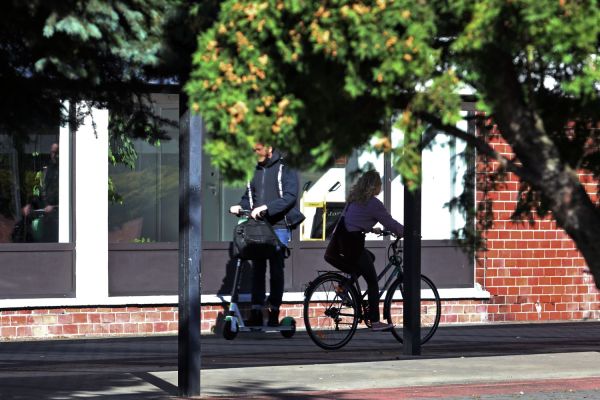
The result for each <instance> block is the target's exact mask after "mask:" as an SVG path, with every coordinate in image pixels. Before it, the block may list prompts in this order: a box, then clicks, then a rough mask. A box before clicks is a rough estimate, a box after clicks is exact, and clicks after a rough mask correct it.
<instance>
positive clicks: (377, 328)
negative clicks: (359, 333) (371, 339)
mask: <svg viewBox="0 0 600 400" xmlns="http://www.w3.org/2000/svg"><path fill="white" fill-rule="evenodd" d="M393 327H394V325H392V324H386V323H385V322H380V321H377V322H373V323H371V331H373V332H384V331H389V330H390V329H392V328H393Z"/></svg>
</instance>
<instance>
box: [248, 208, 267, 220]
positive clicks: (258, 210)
mask: <svg viewBox="0 0 600 400" xmlns="http://www.w3.org/2000/svg"><path fill="white" fill-rule="evenodd" d="M263 211H267V206H260V207H256V208H255V209H254V210H252V212H251V213H250V216H251V217H252V218H254V219H258V218H260V217H261V215H260V214H261V213H262V212H263Z"/></svg>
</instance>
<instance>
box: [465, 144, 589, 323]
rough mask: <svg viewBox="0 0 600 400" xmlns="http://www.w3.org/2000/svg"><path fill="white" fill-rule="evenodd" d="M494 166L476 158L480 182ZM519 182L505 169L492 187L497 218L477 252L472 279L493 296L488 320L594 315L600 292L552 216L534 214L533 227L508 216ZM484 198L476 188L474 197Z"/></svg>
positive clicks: (503, 150)
mask: <svg viewBox="0 0 600 400" xmlns="http://www.w3.org/2000/svg"><path fill="white" fill-rule="evenodd" d="M488 142H489V143H491V144H492V146H493V147H494V149H495V150H496V151H497V152H499V153H500V154H503V155H504V156H506V157H508V158H512V157H513V155H512V151H511V149H510V146H508V145H507V144H506V143H505V142H503V141H502V139H501V138H499V137H498V136H497V135H495V136H494V135H493V136H492V139H491V140H488ZM496 167H497V165H494V163H491V164H490V165H488V168H486V166H485V165H484V164H483V163H478V168H477V182H478V185H482V184H483V182H484V179H485V178H487V177H489V175H490V171H491V170H494V169H495V168H496ZM580 176H581V180H582V182H583V183H584V184H585V187H586V189H587V190H588V193H590V195H591V196H592V197H593V198H594V200H595V193H596V190H597V183H596V182H594V181H593V179H592V178H591V176H589V175H580ZM518 187H519V185H518V179H517V177H516V176H515V175H514V174H507V175H506V177H505V179H503V180H502V181H501V182H500V184H499V185H498V186H497V187H496V188H495V189H496V190H494V191H492V192H490V198H491V199H492V200H493V209H492V211H493V214H494V220H495V222H494V225H493V227H492V228H491V229H490V230H489V231H488V232H487V233H486V235H485V236H486V238H487V246H488V249H489V250H488V251H487V252H484V253H483V252H482V253H480V254H478V260H477V265H476V281H477V282H478V283H479V284H480V285H481V286H482V287H483V288H484V289H486V290H488V291H489V292H490V294H491V296H492V297H491V299H490V301H489V303H488V304H486V308H487V310H486V311H485V312H486V313H487V316H488V317H487V318H488V320H489V321H491V322H498V321H561V320H562V321H567V320H568V321H572V320H584V319H598V318H599V317H600V296H599V295H598V290H597V289H596V287H595V284H594V281H593V279H592V276H591V275H590V274H589V273H587V267H586V263H585V261H584V259H583V258H582V257H581V255H580V253H579V251H578V250H577V249H576V247H575V244H574V243H573V241H571V240H570V239H569V237H568V236H567V235H566V234H565V233H564V231H562V229H557V227H556V223H555V222H554V221H552V220H551V219H550V218H546V219H543V220H540V219H536V220H535V225H533V226H531V225H530V224H529V223H528V222H525V223H514V222H512V221H511V218H510V217H511V214H512V211H513V210H514V208H515V205H516V200H517V195H518ZM479 188H481V186H479ZM482 198H483V195H482V191H478V192H477V200H478V201H481V200H482Z"/></svg>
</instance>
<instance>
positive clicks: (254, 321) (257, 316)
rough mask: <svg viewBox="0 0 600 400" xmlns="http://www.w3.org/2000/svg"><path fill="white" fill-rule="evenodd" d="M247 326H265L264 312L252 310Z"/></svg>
mask: <svg viewBox="0 0 600 400" xmlns="http://www.w3.org/2000/svg"><path fill="white" fill-rule="evenodd" d="M246 325H247V326H263V313H262V310H250V318H249V319H248V321H246Z"/></svg>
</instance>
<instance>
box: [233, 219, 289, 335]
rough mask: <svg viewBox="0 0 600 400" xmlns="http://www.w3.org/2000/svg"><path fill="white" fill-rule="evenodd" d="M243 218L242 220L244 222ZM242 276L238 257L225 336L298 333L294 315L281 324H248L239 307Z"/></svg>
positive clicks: (284, 319) (283, 320) (240, 261)
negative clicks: (251, 333)
mask: <svg viewBox="0 0 600 400" xmlns="http://www.w3.org/2000/svg"><path fill="white" fill-rule="evenodd" d="M240 215H241V216H245V217H246V218H247V217H248V216H249V215H250V211H248V210H242V211H241V212H240ZM242 221H243V219H241V220H240V222H242ZM241 278H242V259H241V258H239V257H236V266H235V275H234V278H233V289H232V293H231V301H230V303H229V311H228V315H227V316H226V317H225V323H224V325H223V337H224V338H225V339H227V340H233V339H235V337H236V336H237V334H238V332H281V335H282V336H283V337H284V338H287V339H289V338H291V337H292V336H294V334H295V333H296V320H295V319H294V318H292V317H284V318H283V319H282V320H281V321H280V322H279V326H266V325H262V326H246V323H245V322H244V319H243V318H242V313H241V312H240V309H239V307H238V302H239V290H240V286H241V280H242V279H241Z"/></svg>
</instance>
